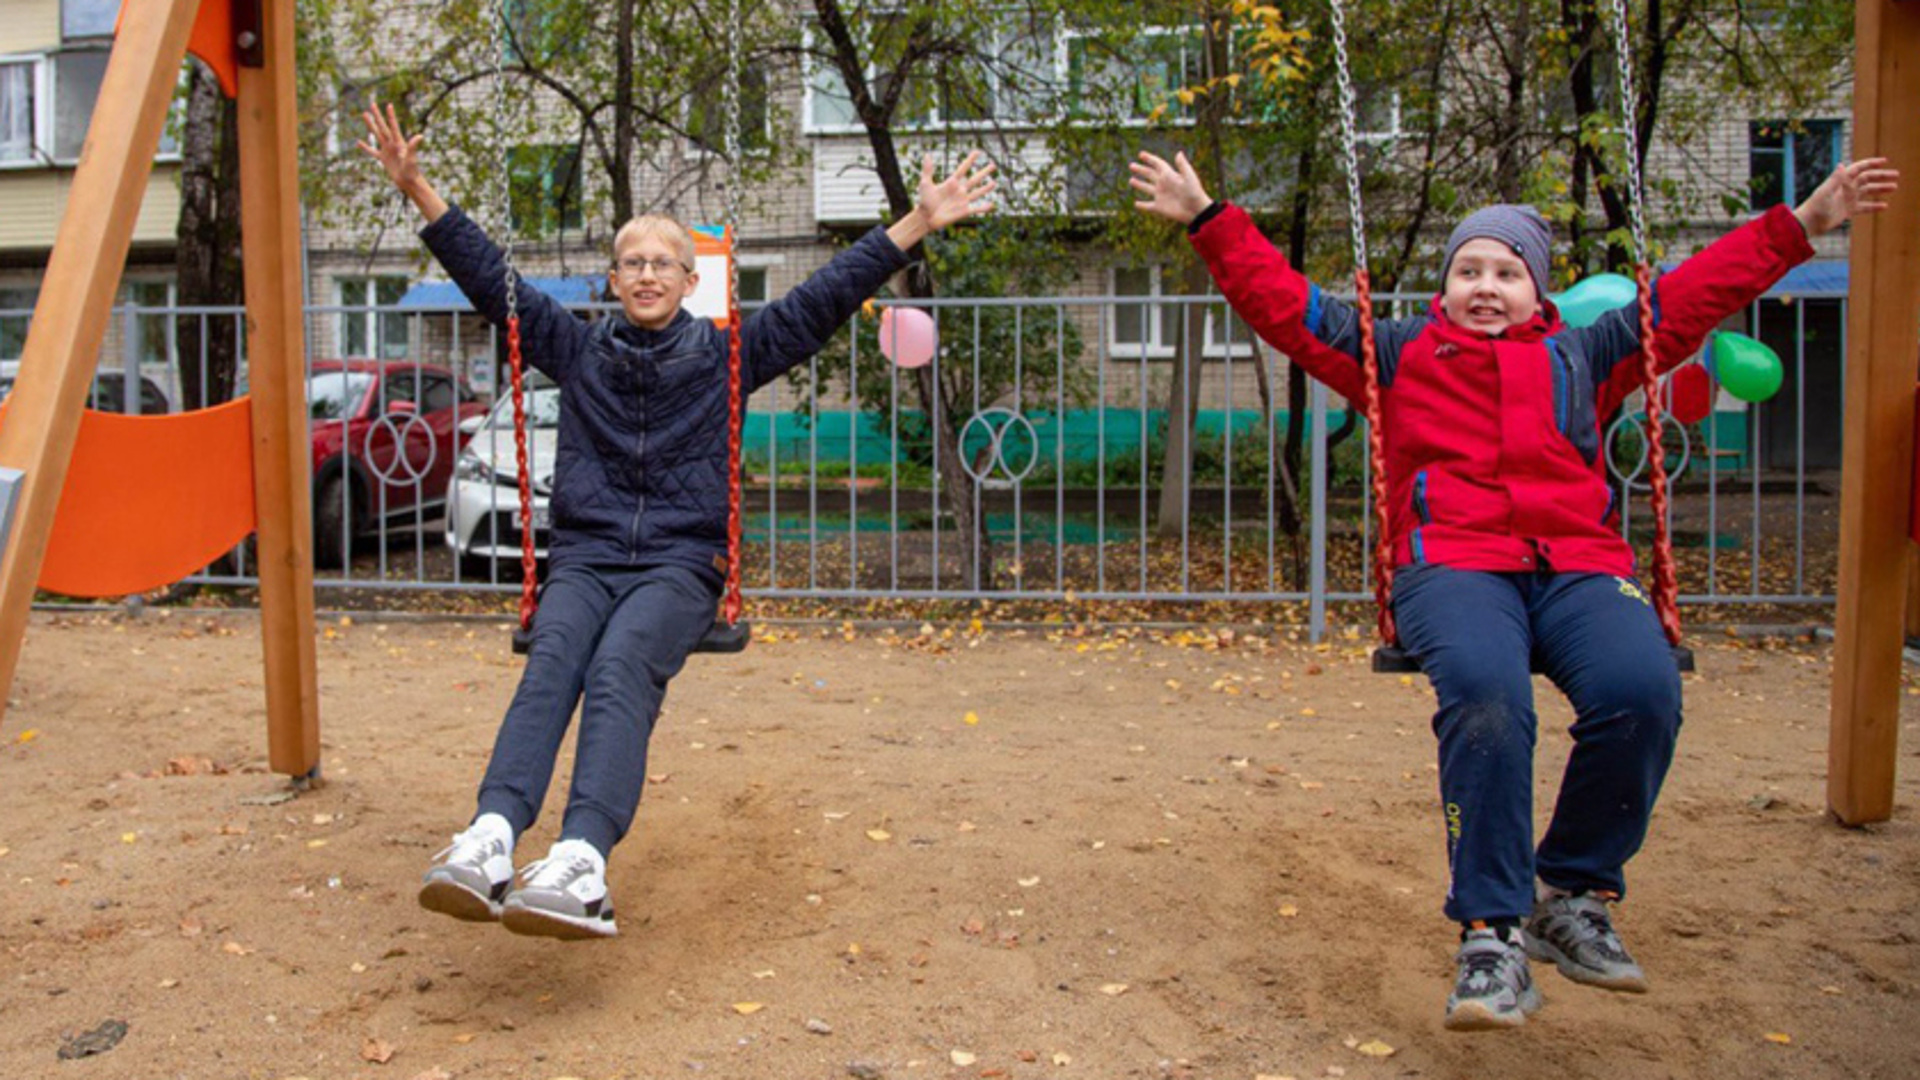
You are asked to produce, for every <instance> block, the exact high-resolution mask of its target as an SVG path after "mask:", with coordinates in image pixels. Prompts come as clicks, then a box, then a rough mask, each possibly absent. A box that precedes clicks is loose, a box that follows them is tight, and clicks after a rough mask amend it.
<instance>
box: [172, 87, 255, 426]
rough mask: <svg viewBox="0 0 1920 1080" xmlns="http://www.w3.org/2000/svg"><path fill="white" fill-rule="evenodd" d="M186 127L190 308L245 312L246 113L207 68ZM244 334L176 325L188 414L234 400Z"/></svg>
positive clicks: (192, 323) (183, 195)
mask: <svg viewBox="0 0 1920 1080" xmlns="http://www.w3.org/2000/svg"><path fill="white" fill-rule="evenodd" d="M187 79H188V89H187V116H186V125H185V128H184V129H183V131H182V132H181V139H180V220H179V226H178V229H177V233H176V235H177V239H178V246H177V248H176V253H175V256H174V273H175V278H176V281H177V289H178V291H177V292H176V294H175V295H176V296H177V298H178V302H179V303H180V304H181V305H182V306H206V307H213V306H220V307H225V306H238V305H240V304H241V303H243V302H244V301H243V298H244V296H245V290H244V284H245V279H244V278H243V276H242V274H243V270H242V263H241V258H240V151H239V136H238V128H237V124H238V115H239V114H238V110H237V108H236V107H235V104H234V102H233V100H232V99H230V98H228V97H227V96H226V95H225V94H223V93H221V91H220V82H219V80H218V79H217V78H215V77H214V75H213V72H212V71H210V70H209V69H208V68H207V67H206V65H204V64H202V63H201V62H200V61H198V60H194V61H193V62H192V63H191V64H190V65H189V67H188V75H187ZM238 330H239V328H238V327H235V326H233V325H232V323H231V321H230V320H229V319H227V318H216V317H207V318H204V319H203V318H202V317H201V316H199V315H180V316H177V317H176V318H175V326H174V333H175V340H176V341H177V342H178V345H179V350H180V351H179V364H180V388H181V396H182V398H183V399H184V400H183V401H182V402H181V407H182V408H184V409H203V408H206V407H207V406H209V405H217V404H219V403H221V402H224V401H227V400H229V399H230V398H231V397H232V396H233V387H234V379H235V374H236V372H237V371H238V365H239V356H238V348H237V343H238V338H239V333H238Z"/></svg>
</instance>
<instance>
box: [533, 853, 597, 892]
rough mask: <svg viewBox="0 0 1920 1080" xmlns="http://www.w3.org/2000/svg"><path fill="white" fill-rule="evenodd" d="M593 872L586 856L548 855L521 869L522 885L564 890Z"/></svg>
mask: <svg viewBox="0 0 1920 1080" xmlns="http://www.w3.org/2000/svg"><path fill="white" fill-rule="evenodd" d="M592 872H593V860H592V859H589V858H587V857H586V856H585V855H579V854H568V855H547V856H546V857H545V858H540V859H535V860H534V861H532V862H530V863H528V864H527V865H526V866H524V867H521V869H520V883H521V884H522V885H526V886H528V887H530V888H536V889H564V888H566V887H567V886H568V885H569V884H571V883H572V882H573V880H574V879H575V878H577V877H579V876H580V875H582V874H588V873H592Z"/></svg>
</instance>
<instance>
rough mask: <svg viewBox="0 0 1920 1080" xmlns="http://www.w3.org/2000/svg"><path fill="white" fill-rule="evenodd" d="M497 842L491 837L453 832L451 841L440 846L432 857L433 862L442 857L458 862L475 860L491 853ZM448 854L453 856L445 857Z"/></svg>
mask: <svg viewBox="0 0 1920 1080" xmlns="http://www.w3.org/2000/svg"><path fill="white" fill-rule="evenodd" d="M498 843H499V842H498V841H496V840H494V839H493V838H492V837H473V836H468V835H467V834H466V833H463V832H462V833H455V834H454V836H453V843H451V844H448V845H447V846H446V847H443V848H441V849H440V851H439V853H438V854H436V855H434V857H433V859H434V861H435V862H439V861H440V860H442V859H446V861H448V862H459V863H464V862H477V861H480V860H482V859H485V858H486V857H487V856H489V855H491V854H493V849H494V848H495V847H496V846H498ZM449 855H451V856H454V857H453V858H450V859H449V858H447V857H448V856H449Z"/></svg>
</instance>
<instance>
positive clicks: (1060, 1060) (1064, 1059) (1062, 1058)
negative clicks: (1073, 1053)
mask: <svg viewBox="0 0 1920 1080" xmlns="http://www.w3.org/2000/svg"><path fill="white" fill-rule="evenodd" d="M1053 1063H1054V1064H1055V1065H1071V1064H1073V1059H1072V1058H1070V1057H1068V1056H1067V1055H1065V1054H1063V1053H1061V1052H1060V1051H1058V1050H1055V1051H1054V1052H1053Z"/></svg>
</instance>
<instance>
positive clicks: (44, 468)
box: [0, 0, 320, 777]
mask: <svg viewBox="0 0 1920 1080" xmlns="http://www.w3.org/2000/svg"><path fill="white" fill-rule="evenodd" d="M205 2H206V3H209V4H227V3H233V4H234V5H235V16H236V17H235V33H236V40H235V41H234V42H233V43H231V44H232V45H233V47H234V53H235V54H236V55H237V56H239V57H240V58H241V59H240V63H241V65H242V66H241V68H240V73H239V78H238V89H239V109H240V169H241V232H242V235H241V241H242V244H243V246H244V250H243V258H244V260H245V265H246V268H247V282H246V293H247V356H248V382H249V385H250V389H251V394H252V400H253V410H252V419H253V459H254V460H253V468H254V504H255V505H254V513H255V516H256V519H257V522H258V525H257V528H258V547H259V557H260V609H261V625H262V631H261V638H262V642H263V651H264V654H265V655H264V661H265V669H266V678H265V684H266V699H267V757H268V763H269V765H270V766H271V767H272V768H273V770H274V771H276V772H281V773H286V774H288V775H291V776H294V777H311V776H314V775H316V774H317V772H318V769H319V765H320V707H319V701H320V696H319V691H318V684H317V680H316V678H315V672H314V640H313V639H314V624H313V552H312V542H313V541H312V509H311V503H310V495H309V492H308V488H309V484H310V483H311V481H310V478H309V476H308V472H307V468H308V463H307V460H306V445H307V443H306V412H305V404H304V403H305V394H304V391H303V388H302V383H303V380H304V376H305V365H306V357H305V352H304V348H303V344H302V341H303V338H302V334H301V330H302V325H301V324H302V306H301V292H300V290H301V278H300V245H299V239H300V233H299V195H298V190H297V186H296V185H297V182H298V173H297V157H296V154H297V150H298V146H297V143H296V140H295V130H294V123H295V114H294V79H293V75H294V72H293V62H294V41H293V37H294V35H293V0H205ZM201 3H202V0H129V2H128V3H126V5H125V6H124V8H123V10H122V13H121V20H120V26H119V29H118V31H117V32H116V34H115V38H114V45H113V52H112V54H111V55H110V56H109V58H108V61H107V70H106V74H105V76H104V77H103V78H102V80H101V83H100V95H99V99H98V100H99V102H100V104H99V107H97V108H96V109H95V110H94V114H93V119H92V122H91V124H90V126H89V127H88V129H87V139H86V143H85V145H84V146H83V147H82V148H81V151H80V163H79V167H78V168H77V169H76V170H75V171H74V175H73V184H72V187H71V189H70V191H69V193H68V198H67V209H66V212H65V213H64V214H63V215H62V217H61V220H60V228H59V231H58V232H57V233H56V234H55V239H54V245H53V252H52V255H51V256H50V257H49V258H48V260H47V270H46V275H45V279H44V282H43V284H42V287H41V291H40V300H39V303H38V304H37V305H36V306H35V308H34V313H33V322H32V324H31V325H30V327H29V329H28V331H27V341H26V345H25V348H24V349H23V351H22V352H21V356H20V374H19V377H18V379H17V381H16V382H15V384H14V389H13V394H12V396H11V399H10V403H9V405H8V409H7V422H6V424H5V425H0V466H7V467H11V468H15V469H19V470H21V471H22V472H23V473H24V479H23V481H22V484H21V488H20V491H19V495H18V501H17V503H16V507H15V512H14V527H13V532H12V535H11V537H10V538H8V540H7V543H6V548H5V551H4V553H0V716H4V710H5V701H6V696H7V691H8V689H9V688H10V687H11V686H12V685H13V675H14V670H15V668H16V667H17V665H18V663H19V659H20V647H21V642H22V638H23V636H24V635H25V632H26V625H27V615H28V611H29V608H30V607H31V605H32V602H33V592H34V583H35V582H36V581H37V580H38V579H39V576H40V565H41V561H42V556H43V554H44V552H45V549H46V544H47V539H48V537H49V536H50V535H51V533H52V531H53V516H54V510H55V509H56V508H57V507H58V505H59V502H60V491H61V488H62V487H63V486H64V484H65V481H66V477H67V466H68V464H69V462H70V461H71V459H72V456H73V444H74V439H75V437H76V436H77V434H78V432H79V428H80V410H81V408H82V406H83V405H84V404H85V402H86V397H87V387H88V385H89V384H90V383H91V382H92V379H93V371H94V365H95V360H96V357H97V356H98V355H99V352H100V345H101V342H102V341H103V340H104V339H105V336H106V328H107V319H108V315H109V311H110V309H111V307H112V305H113V297H114V289H115V287H116V286H117V285H118V283H119V281H120V274H121V271H122V270H123V269H124V268H125V265H126V260H127V249H128V247H129V246H130V245H131V243H132V241H133V227H134V219H135V217H136V215H137V214H138V212H139V209H140V202H141V199H142V198H143V197H144V195H145V194H146V190H147V183H148V180H149V179H150V176H151V174H152V171H153V155H154V152H155V151H156V150H157V149H158V148H159V145H160V131H161V128H162V126H163V125H164V124H165V122H166V118H167V110H168V107H169V105H170V104H171V102H172V100H173V92H174V87H175V85H176V84H177V82H178V80H179V76H180V65H181V63H182V62H183V61H184V60H185V58H186V53H187V42H188V38H189V36H190V34H191V33H192V31H193V30H194V23H195V18H196V16H197V15H198V13H199V8H200V5H201ZM222 14H224V12H223V13H222ZM210 59H216V58H210ZM217 59H218V60H227V59H231V58H217ZM248 63H252V64H253V65H254V66H251V67H249V66H246V65H247V64H248ZM216 66H219V64H218V62H216Z"/></svg>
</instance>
